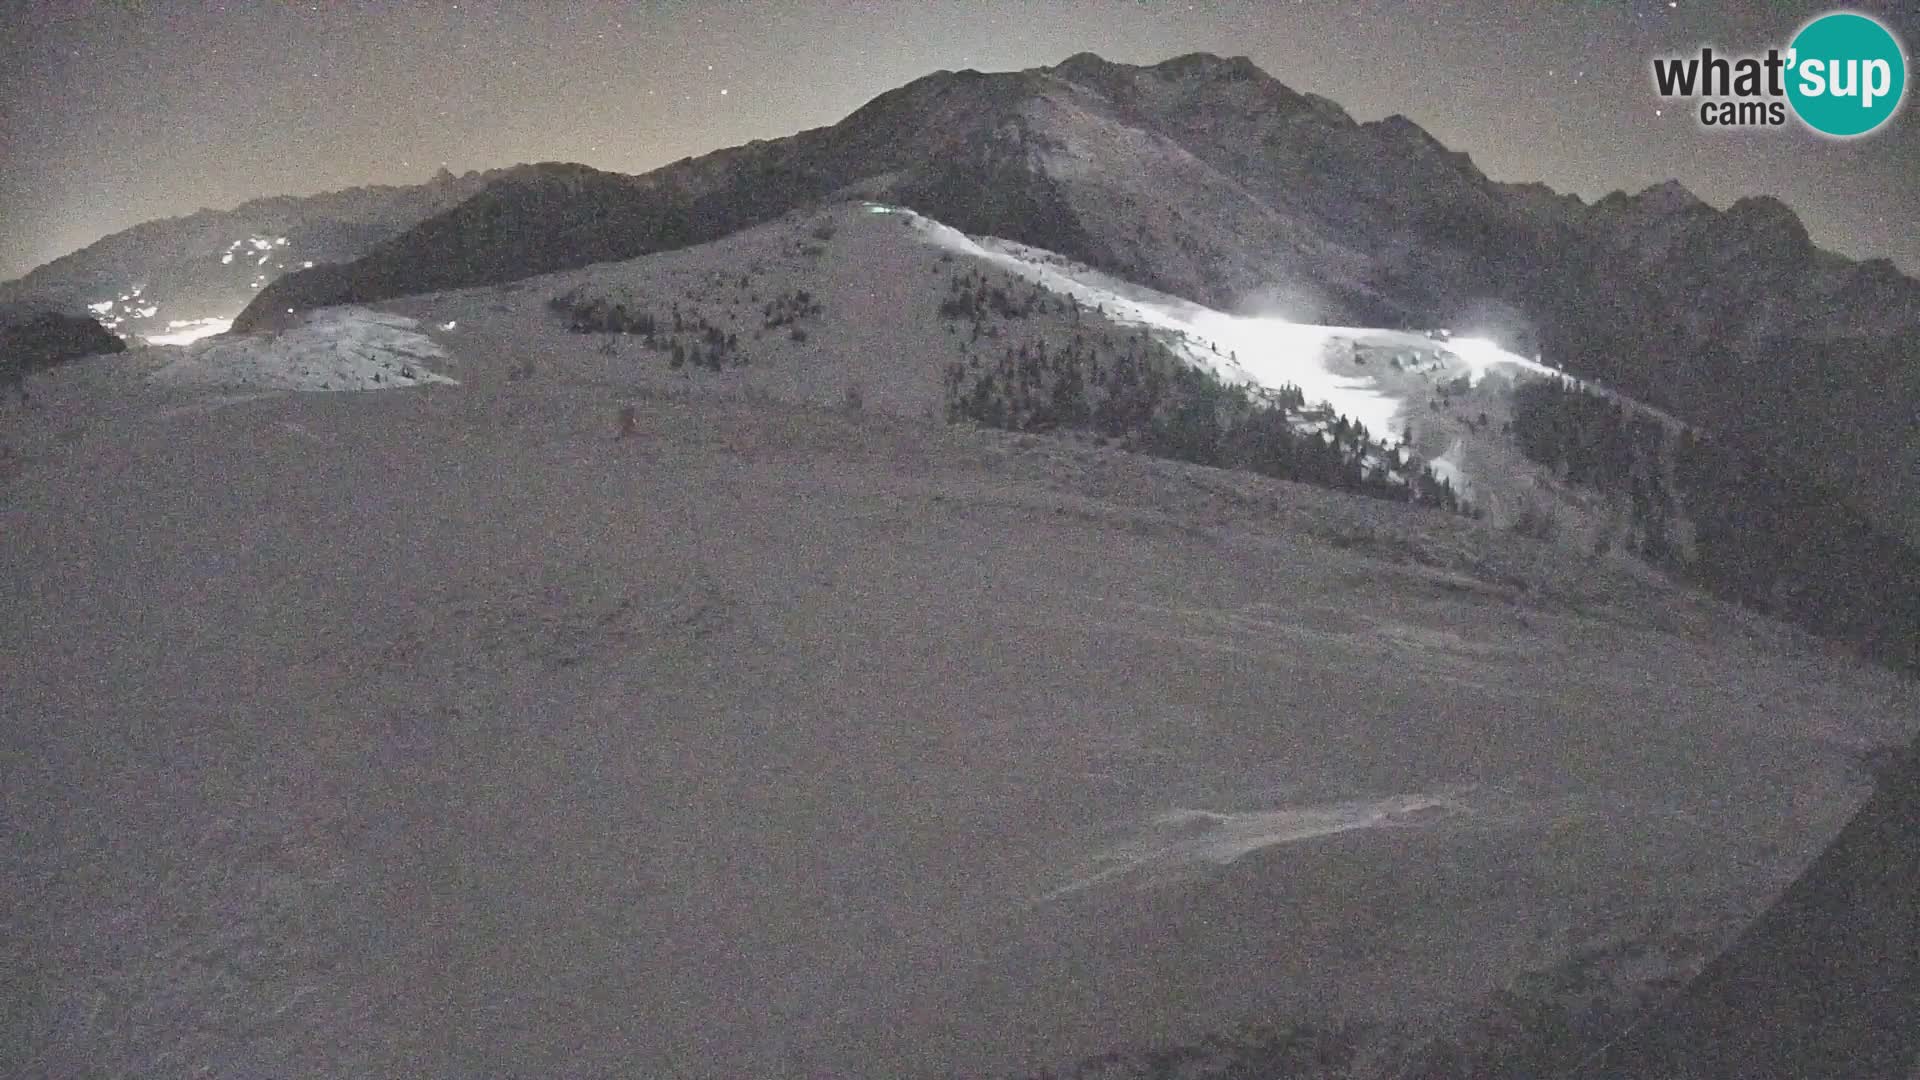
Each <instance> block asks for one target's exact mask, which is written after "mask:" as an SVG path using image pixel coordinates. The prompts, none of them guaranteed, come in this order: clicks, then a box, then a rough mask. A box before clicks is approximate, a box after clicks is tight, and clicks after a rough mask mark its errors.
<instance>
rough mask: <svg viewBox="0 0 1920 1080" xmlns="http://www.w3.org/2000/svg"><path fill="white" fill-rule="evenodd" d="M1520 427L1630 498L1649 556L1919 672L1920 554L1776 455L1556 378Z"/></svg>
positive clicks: (1539, 458)
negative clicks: (1637, 411) (1676, 427)
mask: <svg viewBox="0 0 1920 1080" xmlns="http://www.w3.org/2000/svg"><path fill="white" fill-rule="evenodd" d="M1513 425H1514V435H1515V437H1516V439H1517V440H1518V442H1519V445H1520V449H1521V451H1522V452H1523V453H1524V454H1526V455H1527V457H1528V458H1530V459H1532V460H1534V461H1536V462H1539V463H1541V464H1544V465H1547V466H1550V467H1553V468H1556V469H1563V470H1565V475H1566V476H1567V478H1568V479H1569V480H1572V481H1574V482H1576V483H1581V484H1585V485H1588V486H1591V487H1595V488H1599V489H1601V490H1603V491H1614V492H1626V493H1628V494H1629V495H1630V496H1632V498H1633V499H1634V519H1635V530H1636V532H1637V533H1638V534H1639V539H1640V545H1639V552H1640V554H1641V555H1643V556H1644V557H1646V558H1648V559H1649V560H1651V561H1653V562H1656V563H1658V564H1661V565H1663V566H1666V567H1667V568H1669V569H1671V570H1673V571H1674V572H1675V573H1678V574H1680V575H1681V576H1683V577H1685V578H1687V579H1689V580H1692V581H1694V582H1696V583H1698V584H1700V585H1703V586H1705V587H1706V588H1707V589H1708V590H1709V591H1711V592H1713V593H1715V594H1716V595H1718V596H1720V597H1721V598H1723V599H1726V600H1729V601H1732V602H1734V603H1738V604H1741V605H1742V606H1745V607H1750V608H1753V609H1755V610H1757V611H1761V612H1765V613H1767V614H1771V615H1774V616H1776V617H1779V618H1783V619H1786V620H1787V621H1790V622H1793V623H1795V624H1797V625H1799V626H1801V627H1802V628H1804V629H1806V630H1809V631H1811V632H1813V633H1815V634H1820V635H1823V636H1827V637H1831V638H1835V639H1838V640H1842V641H1847V642H1851V643H1853V644H1855V645H1857V646H1858V647H1860V648H1861V649H1862V651H1863V652H1865V653H1866V654H1867V655H1869V656H1871V657H1873V658H1874V659H1877V660H1879V661H1881V662H1885V663H1890V664H1893V665H1895V666H1898V667H1904V668H1907V669H1909V670H1915V671H1920V554H1916V553H1915V552H1914V551H1913V550H1911V549H1910V548H1908V547H1906V546H1905V545H1903V544H1902V543H1901V542H1900V541H1899V540H1897V539H1895V538H1893V537H1891V536H1888V535H1886V534H1885V533H1883V532H1881V531H1880V530H1879V529H1878V528H1876V527H1875V526H1874V525H1873V523H1872V522H1870V521H1869V520H1868V519H1867V518H1866V517H1865V516H1864V515H1862V514H1860V513H1859V512H1858V511H1856V510H1855V509H1853V508H1852V507H1851V506H1850V505H1848V503H1847V502H1846V501H1845V500H1844V499H1842V498H1840V497H1839V496H1837V495H1835V494H1834V493H1832V492H1830V491H1828V490H1826V489H1824V488H1823V487H1822V486H1820V485H1819V484H1817V483H1815V482H1813V481H1812V480H1810V479H1808V478H1806V477H1803V476H1799V475H1796V474H1794V473H1793V472H1792V471H1790V470H1789V469H1787V468H1786V467H1784V466H1783V465H1781V464H1780V463H1779V462H1778V461H1777V460H1773V459H1771V458H1770V457H1769V456H1768V455H1765V454H1763V453H1758V452H1755V451H1753V450H1752V449H1751V448H1746V447H1741V446H1737V445H1734V444H1731V443H1729V442H1727V441H1724V440H1719V439H1712V438H1707V437H1704V436H1702V435H1700V434H1698V433H1696V432H1694V431H1692V430H1687V431H1683V432H1681V433H1680V434H1678V435H1677V436H1673V435H1670V434H1669V433H1668V432H1667V430H1666V429H1665V427H1664V426H1663V425H1662V424H1660V423H1659V422H1658V421H1656V420H1653V419H1652V418H1649V417H1639V416H1633V415H1631V414H1629V412H1628V410H1627V409H1626V408H1625V407H1624V406H1622V405H1620V404H1619V403H1618V402H1615V401H1611V400H1609V399H1607V398H1605V397H1603V396H1602V395H1599V394H1595V393H1592V392H1589V391H1583V390H1578V389H1574V388H1571V387H1568V386H1565V385H1563V384H1561V383H1560V382H1559V381H1558V380H1542V381H1540V382H1537V383H1526V384H1523V385H1522V386H1520V387H1517V388H1516V391H1515V399H1514V419H1513ZM1667 477H1671V479H1670V481H1669V480H1668V479H1666V478H1667ZM1682 518H1684V519H1685V521H1686V523H1687V525H1688V530H1687V532H1688V534H1689V535H1688V536H1687V540H1688V543H1687V544H1686V546H1685V548H1684V549H1682V547H1681V545H1680V544H1679V543H1677V541H1678V540H1679V539H1680V538H1679V536H1678V533H1679V530H1678V528H1677V527H1676V526H1677V523H1678V522H1679V521H1680V520H1681V519H1682Z"/></svg>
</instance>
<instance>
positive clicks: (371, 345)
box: [151, 307, 454, 390]
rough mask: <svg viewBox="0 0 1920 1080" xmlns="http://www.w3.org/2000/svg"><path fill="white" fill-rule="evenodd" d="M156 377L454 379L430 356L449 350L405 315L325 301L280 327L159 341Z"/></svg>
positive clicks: (233, 382)
mask: <svg viewBox="0 0 1920 1080" xmlns="http://www.w3.org/2000/svg"><path fill="white" fill-rule="evenodd" d="M154 348H155V351H156V352H158V353H159V354H160V355H161V357H163V358H164V359H163V364H162V366H161V367H159V368H158V369H157V370H155V371H154V372H153V373H152V375H151V377H152V378H153V379H154V380H155V381H156V382H160V383H164V384H171V385H176V386H179V385H199V386H219V387H230V388H236V389H242V388H244V389H266V390H388V389H399V388H401V387H407V386H419V385H422V384H426V383H453V382H454V380H453V379H450V378H448V377H446V376H444V375H440V374H437V373H435V372H433V371H432V370H430V369H428V368H427V366H426V365H427V364H428V363H431V362H437V361H439V360H441V359H443V358H444V357H445V356H446V355H447V353H446V350H444V349H442V348H441V347H440V346H439V345H438V344H437V343H436V342H434V340H433V339H432V338H430V337H428V336H427V335H425V334H423V333H421V332H420V331H419V323H418V322H416V321H415V320H413V319H409V318H407V317H405V316H403V315H391V314H387V313H384V312H376V311H369V310H367V309H365V308H350V307H349V308H325V309H322V310H320V311H317V312H313V313H312V314H311V315H310V316H308V317H307V318H306V319H304V320H302V322H301V323H300V325H298V326H295V327H292V328H290V329H287V330H284V331H281V332H280V333H277V334H244V335H235V336H221V337H214V338H210V339H205V340H196V341H193V342H192V343H190V344H186V345H181V346H155V347H154Z"/></svg>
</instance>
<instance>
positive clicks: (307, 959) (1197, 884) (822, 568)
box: [0, 330, 1914, 1077]
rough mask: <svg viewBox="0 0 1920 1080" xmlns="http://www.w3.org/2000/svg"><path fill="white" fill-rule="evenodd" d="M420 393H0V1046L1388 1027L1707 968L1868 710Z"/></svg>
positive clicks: (1633, 629)
mask: <svg viewBox="0 0 1920 1080" xmlns="http://www.w3.org/2000/svg"><path fill="white" fill-rule="evenodd" d="M458 333H459V331H457V330H456V331H454V332H453V334H454V335H456V336H457V335H458ZM588 355H590V356H593V357H595V358H596V360H597V359H599V358H598V354H593V353H589V354H588ZM456 359H457V363H455V364H454V366H453V367H451V368H450V373H451V374H454V375H456V376H458V377H460V378H461V381H462V385H460V386H458V387H432V388H425V389H417V390H406V391H396V392H392V393H384V394H307V395H296V394H270V395H258V396H251V397H241V398H237V399H236V398H233V397H225V398H222V397H212V396H206V395H205V393H204V392H198V393H188V392H183V391H163V390H155V389H148V388H143V387H142V386H141V385H140V384H139V382H138V380H137V379H134V378H130V377H128V369H127V368H125V367H114V366H111V365H110V364H109V363H108V362H104V361H102V360H99V359H95V360H89V361H82V362H80V363H78V364H75V365H72V366H70V367H69V368H65V369H61V370H59V371H56V372H52V373H49V374H47V375H46V376H44V377H42V379H41V382H40V383H39V384H37V386H36V395H37V396H38V397H40V398H41V399H42V400H43V401H44V402H45V404H44V405H43V406H42V407H41V408H39V409H37V410H31V411H27V412H15V413H11V414H9V416H8V417H7V418H6V419H7V422H8V427H7V428H6V439H7V441H8V444H9V447H10V453H9V456H8V461H9V465H8V468H7V472H6V473H5V479H4V481H3V483H4V487H0V535H4V536H5V537H6V538H7V542H6V544H4V545H0V575H3V576H4V578H5V580H7V581H9V582H11V583H13V584H12V586H11V588H12V589H13V590H14V592H13V599H12V600H11V601H10V603H9V606H8V613H9V616H10V617H9V618H7V619H6V620H4V621H0V656H3V657H4V658H5V660H4V661H3V662H0V663H3V664H4V667H3V668H0V673H3V675H4V678H3V681H4V684H5V700H6V703H7V704H6V709H5V725H6V727H5V743H4V745H5V749H6V753H5V755H4V757H0V800H4V801H0V815H4V818H5V820H6V821H7V822H8V823H9V829H8V831H7V835H6V841H5V844H6V847H5V849H4V855H3V856H0V858H4V860H5V865H4V876H5V880H7V881H9V882H10V883H12V886H11V887H10V888H9V889H8V890H7V891H6V900H5V904H6V906H5V908H4V909H0V912H4V933H0V941H3V942H4V943H5V944H4V946H3V947H4V949H5V950H6V951H5V953H4V954H0V968H4V969H5V970H7V971H8V972H10V973H11V974H10V981H11V984H12V986H13V987H14V988H15V991H16V993H18V994H19V996H18V997H17V998H15V999H14V1001H13V1003H11V1004H10V1006H9V1009H8V1011H7V1014H6V1017H7V1024H8V1030H7V1031H6V1032H5V1033H4V1037H0V1045H4V1046H6V1047H7V1048H8V1053H9V1054H12V1055H16V1056H15V1057H13V1058H12V1059H11V1060H9V1061H8V1062H6V1063H5V1064H6V1066H7V1068H5V1069H4V1070H0V1071H6V1072H8V1073H10V1074H20V1075H73V1074H76V1073H83V1072H86V1071H88V1070H98V1071H100V1072H103V1073H107V1074H132V1075H155V1074H181V1073H186V1074H193V1073H196V1072H197V1071H199V1070H205V1074H206V1075H214V1076H236V1077H237V1076H257V1075H269V1074H271V1075H283V1076H330V1075H398V1074H427V1075H439V1076H478V1075H488V1076H499V1075H516V1076H537V1075H556V1074H565V1075H576V1076H615V1075H694V1076H738V1075H774V1074H783V1073H786V1074H796V1075H798V1074H804V1075H822V1074H850V1075H875V1076H883V1075H884V1076H900V1075H922V1074H940V1075H950V1074H952V1073H953V1072H955V1071H959V1072H962V1073H968V1074H971V1073H974V1072H995V1071H1002V1070H1014V1069H1019V1068H1023V1067H1033V1066H1038V1065H1041V1064H1046V1063H1050V1062H1062V1061H1069V1060H1074V1059H1077V1058H1080V1057H1083V1056H1085V1055H1087V1054H1091V1053H1095V1052H1098V1051H1101V1050H1105V1049H1108V1048H1111V1047H1114V1046H1117V1045H1123V1044H1131V1043H1135V1042H1142V1041H1154V1040H1161V1039H1165V1040H1183V1039H1189V1038H1192V1037H1194V1036H1196V1035H1198V1034H1200V1033H1204V1032H1207V1031H1211V1030H1215V1029H1218V1028H1221V1027H1226V1026H1231V1025H1233V1024H1236V1023H1238V1022H1240V1021H1243V1020H1261V1019H1291V1018H1324V1017H1327V1016H1369V1015H1371V1016H1379V1017H1384V1018H1387V1019H1389V1020H1392V1021H1394V1022H1395V1023H1406V1024H1417V1023H1419V1022H1421V1021H1422V1019H1423V1018H1425V1019H1426V1020H1427V1021H1432V1020H1433V1019H1434V1018H1435V1017H1438V1018H1440V1019H1441V1020H1445V1019H1446V1018H1447V1017H1450V1016H1454V1015H1457V1014H1458V1010H1463V1009H1471V1008H1474V1007H1476V1005H1475V1003H1476V1002H1477V1001H1479V1000H1480V997H1481V995H1483V994H1484V993H1486V992H1488V991H1491V990H1493V989H1495V988H1498V987H1500V986H1502V985H1504V984H1506V983H1507V982H1508V980H1510V979H1512V978H1514V977H1516V976H1518V975H1521V974H1522V973H1524V972H1526V971H1528V970H1531V969H1536V968H1544V967H1549V966H1551V965H1553V964H1555V963H1557V962H1559V961H1560V960H1562V959H1563V958H1564V957H1565V956H1566V955H1567V954H1568V953H1569V952H1570V951H1574V950H1578V949H1583V948H1585V949H1591V948H1595V947H1602V946H1606V945H1608V944H1609V943H1619V942H1622V941H1625V942H1627V943H1629V944H1631V943H1632V942H1635V941H1644V940H1651V939H1652V938H1655V937H1658V936H1659V935H1660V934H1661V933H1662V932H1664V931H1667V930H1671V929H1673V928H1675V927H1682V928H1698V927H1700V926H1702V925H1704V926H1705V927H1706V928H1707V929H1706V930H1705V931H1703V933H1704V934H1705V937H1704V938H1703V940H1705V941H1708V942H1712V941H1716V940H1723V939H1724V933H1725V931H1726V930H1727V929H1729V928H1731V927H1732V926H1734V925H1736V924H1737V923H1738V921H1739V920H1740V919H1742V918H1744V917H1746V916H1748V915H1750V914H1751V913H1753V912H1755V911H1757V910H1759V909H1760V908H1761V907H1762V906H1764V905H1765V904H1766V902H1767V901H1768V900H1769V899H1771V897H1772V896H1773V895H1774V893H1775V892H1776V891H1777V890H1778V889H1779V887H1780V886H1781V885H1782V884H1783V883H1784V882H1785V881H1786V880H1787V879H1788V878H1789V877H1790V876H1791V875H1792V874H1793V873H1794V872H1795V871H1797V870H1798V869H1799V868H1800V867H1801V866H1802V865H1804V864H1805V863H1806V862H1807V860H1808V859H1809V858H1811V857H1812V855H1813V854H1814V852H1815V851H1817V850H1818V848H1819V846H1820V845H1821V844H1822V843H1824V842H1825V841H1826V840H1827V839H1828V838H1829V837H1830V836H1831V835H1832V833H1833V832H1834V831H1835V830H1836V829H1837V828H1838V827H1839V825H1840V823H1841V821H1843V820H1844V818H1845V816H1846V815H1847V814H1848V813H1849V812H1850V811H1851V809H1852V808H1853V807H1854V806H1855V805H1856V804H1857V803H1858V802H1859V800H1860V799H1861V797H1862V796H1863V794H1864V790H1865V788H1864V783H1863V778H1862V776H1861V775H1860V773H1859V771H1858V769H1857V768H1856V766H1855V764H1854V762H1855V760H1856V759H1857V756H1858V755H1859V753H1860V752H1862V751H1863V750H1865V749H1866V748H1868V747H1870V746H1872V745H1875V744H1877V743H1881V742H1885V741H1890V740H1892V739H1894V738H1896V737H1898V736H1900V735H1902V734H1904V733H1905V732H1906V730H1907V728H1908V725H1910V724H1911V722H1912V718H1913V716H1914V712H1913V705H1914V702H1913V699H1912V694H1911V692H1910V691H1907V690H1902V689H1900V688H1898V687H1897V686H1896V685H1895V684H1894V683H1893V682H1892V680H1891V679H1890V678H1887V677H1883V676H1881V675H1879V674H1876V673H1873V672H1868V671H1862V670H1857V669H1849V668H1845V667H1841V666H1838V665H1836V664H1835V663H1833V662H1831V661H1828V660H1826V659H1823V658H1821V657H1820V656H1818V655H1815V654H1813V653H1811V652H1809V651H1808V650H1806V649H1804V648H1803V647H1802V646H1801V645H1800V644H1798V643H1797V641H1796V639H1794V638H1793V637H1792V636H1791V635H1788V634H1786V633H1784V632H1781V631H1777V630H1774V629H1772V628H1770V627H1769V626H1767V625H1766V624H1763V623H1760V622H1758V621H1756V620H1751V619H1747V618H1744V617H1742V616H1739V615H1737V614H1735V613H1732V612H1730V611H1728V610H1726V609H1724V608H1720V607H1717V606H1714V605H1710V604H1705V603H1702V602H1698V601H1695V600H1692V599H1689V598H1686V597H1684V596H1680V595H1676V594H1674V593H1673V592H1671V591H1669V590H1665V589H1663V588H1661V587H1659V586H1658V585H1657V584H1654V583H1650V582H1647V581H1644V580H1640V579H1636V578H1632V577H1628V576H1625V575H1624V574H1622V573H1620V572H1618V571H1616V570H1613V569H1610V568H1608V567H1605V566H1599V565H1584V564H1582V565H1569V564H1567V563H1566V562H1565V561H1563V556H1562V554H1561V553H1560V552H1559V551H1558V550H1557V549H1554V548H1550V547H1547V546H1545V545H1537V544H1532V543H1529V542H1526V541H1519V540H1515V539H1512V538H1509V537H1504V536H1501V535H1497V534H1495V533H1492V532H1490V531H1485V530H1482V529H1480V528H1478V527H1477V526H1475V525H1473V524H1472V523H1469V522H1464V521H1460V520H1458V519H1451V518H1447V517H1444V516H1441V515H1437V514H1423V513H1418V512H1416V511H1411V510H1406V509H1404V508H1399V507H1394V506H1389V505H1386V504H1380V503H1372V502H1368V501H1365V500H1358V499H1346V498H1342V497H1340V496H1336V495H1333V494H1329V493H1325V492H1319V491H1314V490H1309V489H1303V488H1298V487H1293V486H1289V485H1284V484H1277V483H1272V482H1267V481H1262V480H1259V479H1257V478H1251V477H1243V476H1230V475H1226V474H1220V473H1215V472H1211V471H1209V470H1205V469H1196V468H1189V467H1182V466H1174V465H1170V464H1166V463H1156V462H1149V461H1143V460H1140V459H1136V458H1133V457H1130V456H1127V455H1123V454H1119V453H1117V452H1114V451H1110V450H1099V449H1093V448H1073V447H1067V446H1063V445H1059V444H1054V443H1049V442H1046V441H1042V440H1037V439H1015V438H1006V437H1000V436H995V435H990V434H985V433H972V432H966V431H960V430H953V429H945V428H942V427H939V426H937V425H933V424H928V423H924V422H920V421H916V420H911V419H899V418H889V417H884V416H878V415H875V414H874V413H872V412H867V413H862V414H853V413H848V412H844V411H841V412H834V411H826V410H819V409H814V408H806V407H795V406H786V405H777V404H774V403H771V402H769V401H766V400H754V401H745V400H743V399H741V398H740V397H739V396H738V390H739V388H736V390H735V396H734V399H733V400H731V401H729V400H727V399H726V393H727V392H726V391H720V392H716V393H713V394H705V395H702V394H696V393H695V392H693V391H691V390H674V389H672V388H670V387H668V388H661V387H651V388H648V387H644V386H639V385H634V386H630V387H628V388H625V389H621V388H615V387H610V386H609V385H607V383H606V381H605V380H604V379H603V378H601V377H599V376H596V375H595V374H594V373H593V372H592V371H590V370H587V369H582V368H574V367H570V366H568V365H566V364H553V365H549V366H547V367H545V368H543V369H542V370H541V374H540V375H538V376H536V377H533V378H524V379H508V378H506V377H505V375H504V373H505V372H506V371H507V370H508V369H509V368H511V367H513V366H514V365H516V364H518V363H520V362H521V358H520V357H517V356H514V355H511V354H506V353H496V352H490V351H488V348H487V347H486V346H485V345H484V343H483V342H482V341H480V340H479V339H475V340H473V341H469V342H468V343H467V346H466V349H465V351H464V353H463V354H462V356H461V357H458V358H456ZM124 363H125V364H129V365H134V366H136V368H137V366H138V365H142V364H147V363H148V361H146V360H143V359H142V358H141V356H140V354H138V353H134V354H128V357H127V359H126V360H125V361H124ZM623 402H624V403H627V404H631V405H632V406H633V407H634V409H635V419H636V434H635V435H634V436H633V437H631V438H627V439H616V438H614V437H613V433H614V416H615V410H616V409H617V407H618V406H619V405H620V404H621V403H623ZM1229 860H1231V861H1229ZM1716 935H1719V936H1716ZM1596 942H1597V943H1600V945H1599V946H1596V945H1595V943H1596ZM1689 962H1697V957H1694V958H1688V957H1678V958H1672V957H1669V958H1665V959H1662V958H1660V957H1655V958H1653V959H1652V960H1650V961H1648V962H1647V963H1648V964H1649V965H1651V968H1650V969H1651V970H1663V968H1662V965H1666V966H1667V967H1671V966H1672V965H1673V964H1679V963H1689Z"/></svg>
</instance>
